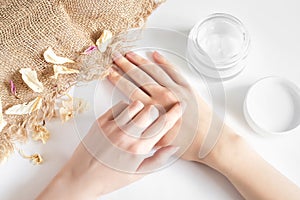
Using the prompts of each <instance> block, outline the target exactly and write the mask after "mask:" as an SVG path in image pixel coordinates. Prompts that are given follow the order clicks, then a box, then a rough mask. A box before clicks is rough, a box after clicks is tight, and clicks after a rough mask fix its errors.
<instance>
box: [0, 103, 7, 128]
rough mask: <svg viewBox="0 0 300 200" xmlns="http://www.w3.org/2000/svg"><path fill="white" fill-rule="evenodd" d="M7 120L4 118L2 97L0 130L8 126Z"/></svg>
mask: <svg viewBox="0 0 300 200" xmlns="http://www.w3.org/2000/svg"><path fill="white" fill-rule="evenodd" d="M6 124H7V122H6V121H5V120H4V118H3V113H2V101H1V98H0V132H1V131H2V130H3V128H4V127H5V126H6Z"/></svg>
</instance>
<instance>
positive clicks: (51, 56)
mask: <svg viewBox="0 0 300 200" xmlns="http://www.w3.org/2000/svg"><path fill="white" fill-rule="evenodd" d="M44 59H45V60H46V62H48V63H52V64H56V65H63V64H66V63H74V61H73V60H71V59H69V58H64V57H60V56H57V55H56V54H55V53H54V51H53V49H52V48H51V47H49V48H48V49H47V50H46V51H45V52H44Z"/></svg>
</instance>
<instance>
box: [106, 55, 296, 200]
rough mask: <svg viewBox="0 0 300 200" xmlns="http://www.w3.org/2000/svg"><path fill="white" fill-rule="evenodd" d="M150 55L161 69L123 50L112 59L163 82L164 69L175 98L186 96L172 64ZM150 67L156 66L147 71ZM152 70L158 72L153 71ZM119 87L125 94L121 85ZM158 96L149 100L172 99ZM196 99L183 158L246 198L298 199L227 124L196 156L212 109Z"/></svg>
mask: <svg viewBox="0 0 300 200" xmlns="http://www.w3.org/2000/svg"><path fill="white" fill-rule="evenodd" d="M153 59H154V61H155V64H156V66H157V67H160V68H161V69H163V71H160V70H158V69H156V68H155V66H153V67H151V66H152V65H153V64H151V62H150V61H148V60H146V59H144V58H142V57H140V56H138V55H136V54H134V53H129V54H127V55H126V58H125V57H122V56H120V55H119V56H118V57H117V58H116V59H115V63H116V64H117V66H118V67H119V68H120V69H121V70H122V71H124V72H126V73H129V75H130V71H131V70H133V69H136V70H137V69H139V70H140V71H142V72H143V73H146V74H148V75H149V76H150V77H151V78H153V79H154V80H158V83H159V81H161V82H163V81H164V80H166V78H163V79H162V74H163V72H165V73H166V74H168V76H169V77H171V79H172V80H173V81H174V82H176V84H177V88H176V91H177V89H178V88H180V89H181V90H180V92H179V93H180V94H176V96H177V98H178V97H179V98H180V96H181V94H183V93H185V95H184V96H187V93H189V92H191V88H190V86H189V85H187V82H186V81H184V80H183V78H182V77H181V75H180V74H179V73H176V71H174V68H173V66H172V64H171V63H169V62H168V61H167V60H166V59H165V58H164V57H163V56H161V55H160V54H159V53H157V52H154V53H153ZM150 68H153V69H156V70H152V71H150V70H149V69H150ZM172 68H173V69H172ZM153 71H157V72H160V73H155V72H153ZM120 77H121V75H120V74H118V73H116V72H114V73H113V75H111V76H110V77H109V79H110V80H111V82H112V83H114V84H115V85H116V86H117V87H119V86H118V84H116V83H117V81H118V80H120ZM137 81H138V80H137ZM163 85H164V86H165V87H164V90H163V91H164V93H166V92H167V91H166V89H168V88H169V87H168V83H165V82H163ZM171 87H173V88H174V86H173V85H172V84H170V88H171ZM119 89H120V90H121V91H123V92H124V93H125V94H126V91H124V88H119ZM149 90H150V94H151V93H152V94H159V93H160V91H161V89H160V90H157V91H156V89H155V88H150V89H149ZM178 90H179V89H178ZM173 91H174V90H173ZM148 92H149V91H148ZM141 93H142V92H141ZM160 96H161V95H158V98H156V95H152V96H151V101H150V102H152V101H155V102H156V103H160V104H162V105H168V102H170V103H172V102H174V101H176V100H174V98H172V95H169V96H168V97H167V98H159V97H160ZM133 99H140V100H141V101H144V102H145V103H147V101H145V100H144V99H143V95H142V94H136V96H134V97H133ZM188 99H193V98H188ZM196 99H197V104H198V109H199V110H198V112H199V113H201V114H200V115H199V119H198V120H199V125H200V126H199V127H198V130H197V131H198V133H197V135H196V137H195V139H194V142H193V144H192V145H191V146H190V147H189V149H188V150H187V151H186V152H185V153H184V154H183V156H182V158H183V159H185V160H190V161H196V162H200V163H203V164H206V165H208V166H210V167H212V168H214V169H216V170H217V171H219V172H220V173H222V174H223V175H224V176H226V177H227V178H228V179H229V180H230V181H231V183H232V184H233V185H234V186H235V187H236V188H237V189H238V191H239V192H240V193H241V194H242V195H243V196H244V197H245V198H246V199H251V200H252V199H266V200H267V199H272V200H276V199H278V200H282V199H289V200H293V199H300V189H299V188H298V187H297V186H296V185H295V184H294V183H292V182H291V181H290V180H288V179H287V178H286V177H284V176H283V175H282V174H281V173H280V172H278V171H277V170H276V169H275V168H273V167H272V166H271V165H270V164H268V163H267V162H266V161H265V160H264V159H262V158H261V157H260V156H259V155H258V154H257V153H256V152H255V151H254V150H253V149H252V148H251V147H250V146H249V145H248V144H247V143H246V142H245V141H244V139H242V138H241V137H240V136H238V135H237V134H236V133H234V131H233V130H231V129H230V128H229V127H227V126H225V127H224V128H223V130H222V136H221V138H220V139H219V141H218V143H217V144H216V146H215V147H214V149H213V150H212V152H211V153H210V154H209V155H208V156H207V157H206V158H204V159H202V160H200V159H199V158H198V153H199V149H200V148H201V144H202V142H203V138H204V137H205V135H206V134H207V132H208V129H209V126H210V120H211V116H212V111H211V109H210V108H209V106H208V105H207V104H206V103H205V102H204V101H203V99H202V98H201V97H199V96H198V95H197V98H196ZM190 103H191V102H190V101H187V104H190ZM187 107H188V106H187ZM186 112H188V108H187V109H186ZM193 112H195V110H193ZM189 116H190V115H189V114H187V115H185V114H184V115H183V118H185V117H189ZM184 128H185V130H189V129H190V127H189V126H187V127H184ZM168 134H169V135H172V130H170V131H169V133H168ZM169 138H170V137H169Z"/></svg>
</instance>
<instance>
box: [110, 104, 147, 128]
mask: <svg viewBox="0 0 300 200" xmlns="http://www.w3.org/2000/svg"><path fill="white" fill-rule="evenodd" d="M143 108H144V104H143V103H142V102H140V101H134V102H133V103H131V104H130V105H129V106H127V107H126V108H125V109H124V110H123V111H122V112H121V113H120V114H119V115H118V116H116V115H114V116H115V119H114V121H115V123H116V124H117V126H118V127H122V126H124V125H125V124H127V123H128V122H129V121H130V120H131V119H132V118H133V117H134V116H135V115H136V114H138V113H139V112H140V111H141V110H142V109H143ZM113 114H114V113H113Z"/></svg>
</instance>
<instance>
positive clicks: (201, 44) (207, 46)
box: [187, 13, 250, 79]
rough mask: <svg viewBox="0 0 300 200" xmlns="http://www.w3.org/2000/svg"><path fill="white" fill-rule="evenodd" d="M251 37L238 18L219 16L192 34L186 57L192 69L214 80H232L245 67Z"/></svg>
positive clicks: (201, 25)
mask: <svg viewBox="0 0 300 200" xmlns="http://www.w3.org/2000/svg"><path fill="white" fill-rule="evenodd" d="M249 47H250V36H249V33H248V31H247V30H246V28H245V26H244V25H243V24H242V22H241V21H240V20H239V19H237V18H236V17H234V16H232V15H229V14H224V13H216V14H212V15H210V16H208V17H207V18H206V19H205V20H203V21H202V22H199V23H197V24H196V25H195V26H194V27H193V28H192V30H191V31H190V34H189V41H188V51H187V57H188V60H189V62H190V63H191V66H192V67H193V69H195V70H196V71H197V72H198V73H200V74H201V75H204V76H206V77H210V78H214V79H230V78H233V77H235V76H236V75H237V74H239V73H240V72H241V71H242V70H243V69H244V67H245V66H246V62H245V60H246V58H247V56H248V52H249Z"/></svg>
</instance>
